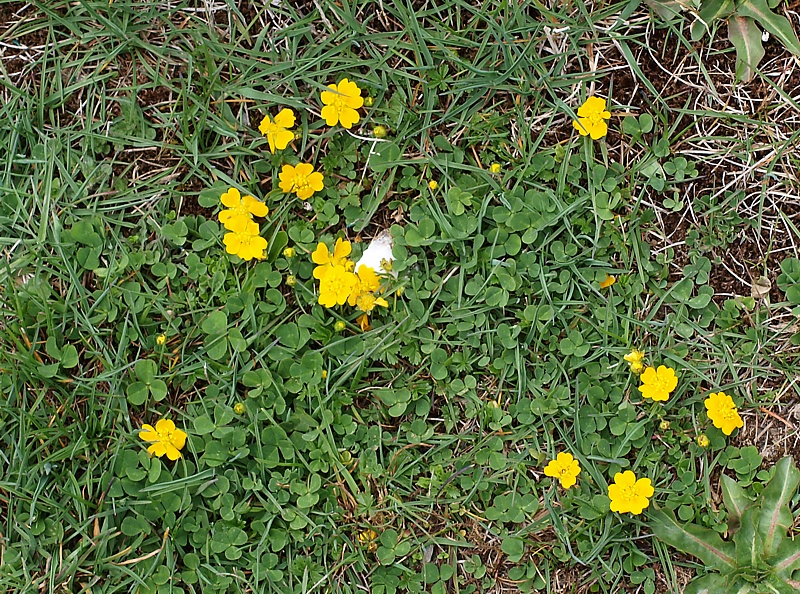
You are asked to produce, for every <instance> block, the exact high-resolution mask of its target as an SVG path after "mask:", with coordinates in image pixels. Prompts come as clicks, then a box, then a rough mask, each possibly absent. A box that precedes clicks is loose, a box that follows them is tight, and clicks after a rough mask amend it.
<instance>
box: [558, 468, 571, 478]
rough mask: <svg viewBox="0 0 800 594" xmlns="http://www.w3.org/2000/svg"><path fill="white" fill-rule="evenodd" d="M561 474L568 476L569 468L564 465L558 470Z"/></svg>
mask: <svg viewBox="0 0 800 594" xmlns="http://www.w3.org/2000/svg"><path fill="white" fill-rule="evenodd" d="M558 474H559V476H567V474H569V468H568V467H567V466H564V467H563V468H562V469H561V470H559V471H558Z"/></svg>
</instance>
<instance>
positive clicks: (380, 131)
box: [372, 126, 389, 138]
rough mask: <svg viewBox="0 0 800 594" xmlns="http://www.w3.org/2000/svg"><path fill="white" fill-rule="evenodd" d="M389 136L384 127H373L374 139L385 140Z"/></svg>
mask: <svg viewBox="0 0 800 594" xmlns="http://www.w3.org/2000/svg"><path fill="white" fill-rule="evenodd" d="M388 134H389V131H388V130H387V129H386V126H375V127H374V128H373V129H372V135H373V136H374V137H375V138H386V136H387V135H388Z"/></svg>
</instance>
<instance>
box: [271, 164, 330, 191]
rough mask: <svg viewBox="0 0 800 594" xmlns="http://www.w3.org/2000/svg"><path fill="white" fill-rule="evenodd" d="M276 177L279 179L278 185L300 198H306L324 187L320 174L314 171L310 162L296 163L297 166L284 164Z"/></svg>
mask: <svg viewBox="0 0 800 594" xmlns="http://www.w3.org/2000/svg"><path fill="white" fill-rule="evenodd" d="M278 177H279V178H280V180H281V181H280V183H279V184H278V187H279V188H280V189H281V190H283V191H284V192H286V193H287V194H290V193H291V192H294V193H295V194H297V197H298V198H300V199H301V200H308V199H309V198H311V196H313V195H314V192H321V191H322V189H323V188H324V187H325V184H324V183H323V177H322V174H321V173H320V172H319V171H314V166H313V165H312V164H311V163H298V164H297V167H293V166H291V165H284V166H283V169H281V172H280V174H278Z"/></svg>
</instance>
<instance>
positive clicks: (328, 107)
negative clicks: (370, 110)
mask: <svg viewBox="0 0 800 594" xmlns="http://www.w3.org/2000/svg"><path fill="white" fill-rule="evenodd" d="M328 88H329V89H331V90H330V91H322V95H321V99H322V103H324V104H325V107H323V108H322V118H323V119H324V120H325V123H326V124H328V125H329V126H335V125H336V124H337V123H340V124H341V125H342V127H344V128H347V129H350V128H352V127H353V124H355V123H356V122H358V120H359V115H358V112H357V111H356V110H357V109H359V108H360V107H362V106H363V105H364V99H362V98H361V89H359V88H358V85H357V84H356V83H354V82H352V81H349V80H347V79H346V78H343V79H342V80H340V81H339V84H338V85H328Z"/></svg>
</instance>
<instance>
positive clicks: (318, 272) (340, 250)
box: [311, 237, 353, 280]
mask: <svg viewBox="0 0 800 594" xmlns="http://www.w3.org/2000/svg"><path fill="white" fill-rule="evenodd" d="M352 251H353V246H351V245H350V242H349V241H347V240H346V239H342V238H341V237H340V238H339V239H337V240H336V245H334V246H333V253H332V254H331V253H330V252H329V251H328V246H327V245H325V244H324V243H322V242H321V241H320V242H319V243H318V244H317V249H315V250H314V252H313V253H312V254H311V261H312V262H314V264H318V266H317V267H316V268H314V278H316V279H319V280H322V279H323V278H324V277H325V275H326V274H328V271H330V269H331V268H332V267H334V266H344V267H345V269H346V270H348V271H350V270H352V269H353V263H352V262H351V261H350V260H348V259H347V256H349V255H350V252H352Z"/></svg>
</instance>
